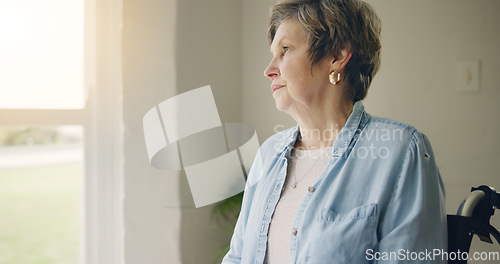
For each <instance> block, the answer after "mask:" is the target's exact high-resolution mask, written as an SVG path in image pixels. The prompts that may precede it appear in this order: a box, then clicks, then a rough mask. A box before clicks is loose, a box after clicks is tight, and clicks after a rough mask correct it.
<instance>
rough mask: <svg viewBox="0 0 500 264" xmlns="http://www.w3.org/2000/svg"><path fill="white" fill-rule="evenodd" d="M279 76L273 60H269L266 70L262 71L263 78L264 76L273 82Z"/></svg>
mask: <svg viewBox="0 0 500 264" xmlns="http://www.w3.org/2000/svg"><path fill="white" fill-rule="evenodd" d="M279 75H280V71H279V69H278V67H277V66H276V63H275V61H274V59H273V60H271V62H270V63H269V65H267V68H266V69H265V70H264V76H266V77H267V78H269V79H271V80H274V79H276V77H278V76H279Z"/></svg>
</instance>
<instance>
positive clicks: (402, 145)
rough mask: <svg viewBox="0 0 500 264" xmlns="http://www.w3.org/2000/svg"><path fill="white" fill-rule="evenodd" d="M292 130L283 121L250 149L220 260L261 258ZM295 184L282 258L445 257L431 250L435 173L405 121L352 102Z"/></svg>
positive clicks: (441, 237) (436, 213)
mask: <svg viewBox="0 0 500 264" xmlns="http://www.w3.org/2000/svg"><path fill="white" fill-rule="evenodd" d="M298 136H299V129H298V126H297V127H293V128H290V129H287V130H284V131H281V132H279V133H277V134H275V135H273V136H271V137H270V138H269V139H268V140H266V141H265V142H264V143H263V144H262V146H261V148H260V149H259V151H258V153H257V155H256V158H255V161H254V163H253V165H252V168H251V170H250V172H249V175H248V180H247V185H246V188H245V193H244V198H243V203H242V208H241V212H240V215H239V218H238V222H237V224H236V227H235V230H234V234H233V237H232V239H231V248H230V250H229V252H228V253H227V255H226V256H225V258H224V260H223V263H263V262H264V257H265V254H266V243H267V234H268V228H269V224H270V222H271V217H272V215H273V212H274V209H275V208H276V204H277V203H278V201H279V199H280V194H281V190H282V187H283V185H284V183H285V178H286V175H287V164H288V158H289V157H290V153H291V151H292V149H293V147H294V145H295V142H296V140H297V137H298ZM304 192H305V196H304V198H303V200H302V202H301V204H300V205H299V209H298V212H297V215H296V217H295V221H294V225H293V229H292V230H290V254H291V260H292V263H328V264H330V263H346V264H352V263H355V264H360V263H446V261H441V256H439V255H431V252H432V254H436V253H439V252H438V251H439V250H446V249H447V234H446V210H445V202H444V187H443V182H442V180H441V177H440V175H439V171H438V169H437V166H436V162H435V160H434V154H433V152H432V148H431V145H430V143H429V141H428V140H427V138H426V137H425V135H423V134H422V133H420V132H418V131H417V130H416V129H415V128H413V127H411V126H409V125H406V124H403V123H400V122H396V121H393V120H389V119H385V118H379V117H373V116H371V115H370V114H368V113H366V112H365V110H364V106H363V104H362V103H361V102H356V103H355V104H354V108H353V111H352V113H351V115H350V116H349V118H348V120H347V122H346V124H345V126H344V127H343V128H342V130H341V131H340V132H339V134H338V136H337V137H336V138H335V141H334V143H333V148H332V155H331V158H330V162H329V164H328V165H327V167H326V169H325V171H324V172H323V174H322V175H321V176H320V177H319V178H318V179H317V180H316V182H315V183H314V184H313V185H311V186H310V187H309V188H308V189H307V190H304ZM433 259H434V261H432V260H433ZM280 264H281V263H280Z"/></svg>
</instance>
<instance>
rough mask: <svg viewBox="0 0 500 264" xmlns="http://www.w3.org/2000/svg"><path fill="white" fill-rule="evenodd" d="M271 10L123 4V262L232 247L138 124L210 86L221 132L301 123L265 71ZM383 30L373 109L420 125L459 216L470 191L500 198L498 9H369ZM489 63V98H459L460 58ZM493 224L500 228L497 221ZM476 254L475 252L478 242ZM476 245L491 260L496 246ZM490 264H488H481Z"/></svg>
mask: <svg viewBox="0 0 500 264" xmlns="http://www.w3.org/2000/svg"><path fill="white" fill-rule="evenodd" d="M274 2H275V1H274V0H210V1H194V0H188V1H186V0H183V1H176V0H124V2H123V3H124V32H123V62H124V91H125V93H124V98H123V99H124V124H125V205H124V209H125V218H126V219H125V224H126V230H125V232H126V241H125V246H126V248H125V249H126V261H127V264H135V263H137V264H143V263H148V264H149V263H155V264H156V263H169V264H170V263H196V264H198V263H209V260H210V259H211V258H212V255H211V254H212V252H213V250H214V248H215V247H216V246H217V242H219V241H220V242H221V243H222V240H223V239H224V238H226V237H227V236H228V235H227V234H222V233H221V232H220V231H217V230H216V229H214V228H213V225H212V223H210V221H209V213H210V209H209V208H202V209H196V210H195V209H193V202H192V199H191V196H190V193H189V189H188V187H187V183H186V180H185V177H184V175H182V174H178V173H169V172H164V171H159V170H156V169H154V168H152V167H151V166H150V165H149V163H148V160H147V154H146V150H145V146H144V141H143V132H142V117H143V115H144V114H145V113H146V111H148V110H149V109H150V108H151V107H153V106H154V105H156V104H158V103H159V102H161V101H163V100H165V99H167V98H169V97H171V96H174V95H176V94H178V93H180V92H183V91H187V90H191V89H194V88H197V87H200V86H203V85H207V84H211V85H212V88H213V91H214V96H215V99H216V102H217V107H218V110H219V113H220V115H221V120H222V121H223V122H238V121H243V122H246V123H249V124H252V125H253V126H255V127H256V128H257V131H258V135H259V139H260V141H261V142H262V141H263V140H265V138H267V137H269V136H270V135H271V134H273V133H274V130H275V127H276V126H278V125H284V126H291V125H294V123H295V122H294V121H293V120H292V119H291V118H290V117H288V116H287V115H286V114H283V113H280V112H278V111H277V110H276V109H275V106H274V100H273V99H272V96H271V92H270V90H269V84H270V83H269V81H268V80H266V78H265V77H264V76H263V74H262V72H263V71H264V68H265V67H266V66H267V63H268V62H269V60H270V53H269V47H268V44H267V18H268V15H269V11H268V10H269V7H270V6H271V5H272V4H273V3H274ZM369 2H370V3H372V4H373V6H374V7H375V9H376V11H377V12H378V14H379V16H380V17H381V19H382V23H383V48H384V53H383V59H382V68H381V71H380V72H379V74H378V75H377V77H376V78H375V80H374V83H373V85H372V87H371V88H370V92H369V95H368V98H367V99H366V100H365V105H366V107H367V110H368V111H369V112H370V113H372V114H374V115H379V116H386V117H390V118H393V119H397V120H400V121H404V122H407V123H410V124H412V125H414V126H416V127H417V128H418V129H419V130H421V131H422V132H424V133H426V134H427V135H428V136H429V138H430V140H431V142H432V144H433V147H434V151H435V154H436V159H437V161H438V164H439V167H440V170H441V173H442V176H443V179H444V181H445V185H446V190H447V197H448V199H447V206H448V212H449V213H453V212H455V211H456V209H457V207H458V204H459V203H460V200H461V198H462V197H463V196H464V195H465V194H466V193H467V192H468V191H469V190H468V189H469V188H470V187H471V186H476V185H479V184H489V185H492V186H496V187H497V188H499V189H500V177H499V176H500V175H498V167H499V164H500V151H499V149H500V140H499V139H498V137H497V135H499V134H500V125H499V123H498V120H499V115H500V107H499V106H498V104H495V102H496V101H498V100H499V99H500V88H499V85H498V83H500V77H499V76H500V75H499V74H497V73H498V72H500V52H499V51H498V50H497V48H498V47H500V37H499V35H498V34H497V33H498V32H497V31H498V28H499V26H500V17H499V16H498V15H497V14H496V12H497V11H498V10H500V1H496V0H489V1H486V0H482V1H469V0H453V1H451V0H448V1H445V0H439V1H434V0H425V1H410V0H405V1H401V0H384V1H382V0H372V1H369ZM467 59H474V60H480V61H481V76H480V85H481V89H480V91H479V92H477V93H463V92H458V91H456V84H455V68H456V63H457V62H458V61H461V60H467ZM493 218H494V221H493V224H494V225H496V226H497V227H500V217H498V216H494V217H493ZM476 245H479V243H477V244H476ZM480 245H481V248H477V247H475V248H474V249H473V250H476V251H485V250H496V248H491V247H485V246H483V245H485V244H484V243H483V244H480ZM482 263H487V262H482Z"/></svg>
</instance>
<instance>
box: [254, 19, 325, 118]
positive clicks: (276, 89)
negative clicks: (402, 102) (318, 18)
mask: <svg viewBox="0 0 500 264" xmlns="http://www.w3.org/2000/svg"><path fill="white" fill-rule="evenodd" d="M307 49H308V46H307V35H306V33H305V32H304V30H303V29H302V27H301V25H300V24H299V22H297V21H296V20H294V19H288V20H285V21H283V22H282V23H281V25H280V26H279V27H278V30H277V31H276V35H275V37H274V40H273V42H272V43H271V53H272V55H273V58H272V60H271V62H270V63H269V66H267V68H266V70H265V71H264V75H265V76H267V77H268V78H269V79H271V80H272V84H271V90H272V93H273V97H274V100H275V101H276V107H277V108H278V110H280V111H284V112H287V113H289V114H291V115H292V116H293V115H294V114H295V113H296V112H297V111H299V112H300V111H305V110H307V109H308V108H310V107H311V106H312V105H313V104H315V103H317V102H318V100H320V101H321V97H322V95H323V93H324V91H325V89H328V87H329V86H331V84H330V82H329V79H328V75H329V74H330V72H331V67H332V62H333V58H332V59H331V60H329V59H323V60H321V61H320V62H318V63H317V64H316V65H315V66H314V67H313V69H312V72H311V60H310V59H309V53H308V52H307ZM330 88H331V87H330Z"/></svg>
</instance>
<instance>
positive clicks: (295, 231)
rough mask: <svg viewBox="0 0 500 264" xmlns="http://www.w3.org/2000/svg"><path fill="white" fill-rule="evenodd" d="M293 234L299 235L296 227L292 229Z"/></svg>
mask: <svg viewBox="0 0 500 264" xmlns="http://www.w3.org/2000/svg"><path fill="white" fill-rule="evenodd" d="M292 235H294V236H295V235H297V229H295V228H294V229H292Z"/></svg>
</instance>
